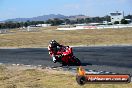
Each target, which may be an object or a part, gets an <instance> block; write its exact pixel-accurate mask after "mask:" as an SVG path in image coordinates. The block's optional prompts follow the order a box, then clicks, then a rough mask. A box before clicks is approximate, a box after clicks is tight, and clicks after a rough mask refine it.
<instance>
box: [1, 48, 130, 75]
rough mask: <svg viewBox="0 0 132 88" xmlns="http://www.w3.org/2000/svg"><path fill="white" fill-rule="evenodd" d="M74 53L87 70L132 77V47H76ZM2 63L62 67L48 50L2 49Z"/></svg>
mask: <svg viewBox="0 0 132 88" xmlns="http://www.w3.org/2000/svg"><path fill="white" fill-rule="evenodd" d="M73 52H74V55H75V56H76V57H78V58H79V59H80V60H81V62H82V66H84V68H85V69H92V70H97V71H108V72H114V73H122V74H131V75H132V46H109V47H74V48H73ZM0 63H5V64H25V65H42V66H60V64H56V63H55V64H54V63H53V62H52V59H51V58H50V56H49V54H48V50H47V48H21V49H0ZM73 68H74V67H73Z"/></svg>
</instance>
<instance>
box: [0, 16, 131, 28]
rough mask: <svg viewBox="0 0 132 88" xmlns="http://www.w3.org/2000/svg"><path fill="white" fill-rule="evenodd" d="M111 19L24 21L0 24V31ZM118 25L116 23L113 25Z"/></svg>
mask: <svg viewBox="0 0 132 88" xmlns="http://www.w3.org/2000/svg"><path fill="white" fill-rule="evenodd" d="M125 19H132V15H127V16H125ZM110 20H111V18H110V16H108V15H107V16H104V17H92V18H85V19H83V18H78V19H75V20H72V19H58V18H55V19H49V20H47V21H26V22H12V21H9V22H4V23H0V29H12V28H20V27H28V26H30V25H34V26H36V25H37V24H51V25H52V26H57V25H61V24H82V23H92V22H98V23H102V22H103V21H108V22H110ZM115 24H118V23H115ZM122 24H127V22H126V20H124V19H123V20H122Z"/></svg>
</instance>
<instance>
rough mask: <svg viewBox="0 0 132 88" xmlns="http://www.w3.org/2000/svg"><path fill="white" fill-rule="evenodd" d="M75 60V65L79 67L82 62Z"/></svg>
mask: <svg viewBox="0 0 132 88" xmlns="http://www.w3.org/2000/svg"><path fill="white" fill-rule="evenodd" d="M74 60H75V62H74V64H75V65H77V66H80V65H81V61H80V60H79V59H78V58H76V57H74Z"/></svg>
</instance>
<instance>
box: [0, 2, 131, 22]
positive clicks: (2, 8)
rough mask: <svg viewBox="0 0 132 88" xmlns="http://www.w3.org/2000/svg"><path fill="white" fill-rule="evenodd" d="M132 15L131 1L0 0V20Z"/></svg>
mask: <svg viewBox="0 0 132 88" xmlns="http://www.w3.org/2000/svg"><path fill="white" fill-rule="evenodd" d="M114 11H124V12H125V14H126V15H127V14H132V0H0V20H5V19H10V18H19V17H26V18H27V17H35V16H41V15H48V14H62V15H66V16H69V15H78V14H84V15H87V16H105V15H109V13H110V12H114Z"/></svg>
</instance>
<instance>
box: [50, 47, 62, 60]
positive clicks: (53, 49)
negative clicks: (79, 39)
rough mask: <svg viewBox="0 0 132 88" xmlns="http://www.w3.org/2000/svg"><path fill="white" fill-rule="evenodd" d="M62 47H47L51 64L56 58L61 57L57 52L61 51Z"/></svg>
mask: <svg viewBox="0 0 132 88" xmlns="http://www.w3.org/2000/svg"><path fill="white" fill-rule="evenodd" d="M62 47H64V46H62V45H58V46H56V47H51V45H49V46H48V50H49V54H50V56H51V57H52V58H53V62H55V61H56V59H58V58H56V56H59V55H62V54H61V52H59V51H60V50H61V49H62Z"/></svg>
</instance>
